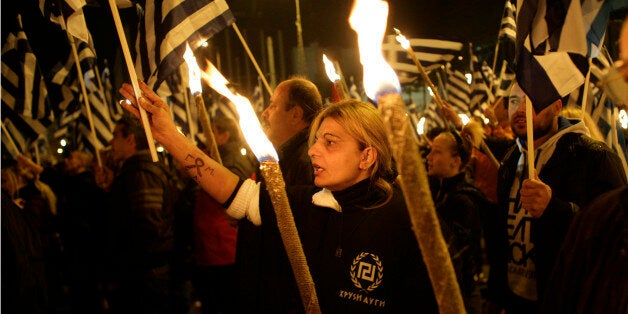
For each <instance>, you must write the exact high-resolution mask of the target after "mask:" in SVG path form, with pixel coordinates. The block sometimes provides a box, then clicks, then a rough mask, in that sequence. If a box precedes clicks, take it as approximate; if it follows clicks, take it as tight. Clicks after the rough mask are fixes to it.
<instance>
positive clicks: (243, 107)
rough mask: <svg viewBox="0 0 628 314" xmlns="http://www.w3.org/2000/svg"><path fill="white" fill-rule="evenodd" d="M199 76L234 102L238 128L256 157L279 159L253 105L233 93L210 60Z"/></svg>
mask: <svg viewBox="0 0 628 314" xmlns="http://www.w3.org/2000/svg"><path fill="white" fill-rule="evenodd" d="M201 77H202V78H203V80H205V82H207V84H208V85H209V86H211V87H212V88H213V89H214V90H215V91H217V92H218V93H220V94H221V95H223V96H225V97H227V98H228V99H229V100H230V101H231V102H233V103H234V104H235V107H236V110H237V111H238V115H239V116H240V128H241V129H242V133H243V134H244V138H245V139H246V141H247V142H248V143H249V146H250V147H251V150H253V153H254V154H255V156H256V157H257V159H258V160H259V161H264V160H271V161H279V157H278V156H277V152H276V151H275V148H274V147H273V144H271V142H270V141H269V140H268V138H267V137H266V134H264V131H263V130H262V126H261V125H260V123H259V119H258V118H257V115H255V112H254V111H253V106H251V102H250V101H249V100H248V99H247V98H246V97H244V96H242V95H240V94H238V93H233V92H232V91H231V90H230V89H229V88H228V87H227V84H228V83H229V81H227V79H226V78H225V77H224V76H223V75H222V74H221V73H220V71H218V69H216V67H215V66H214V65H213V64H212V63H211V62H209V61H207V70H205V71H202V75H201Z"/></svg>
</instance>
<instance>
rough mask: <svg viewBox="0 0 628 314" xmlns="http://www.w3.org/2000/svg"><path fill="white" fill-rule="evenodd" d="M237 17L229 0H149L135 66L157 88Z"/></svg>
mask: <svg viewBox="0 0 628 314" xmlns="http://www.w3.org/2000/svg"><path fill="white" fill-rule="evenodd" d="M234 20H235V18H234V16H233V13H231V10H230V9H229V6H227V2H226V1H225V0H214V1H211V0H148V1H146V5H145V6H144V15H143V17H142V19H141V21H140V25H139V28H138V36H137V40H136V47H135V48H136V54H137V55H136V61H135V70H136V71H137V73H138V78H139V79H140V80H143V81H145V82H146V83H147V84H148V85H149V86H151V87H152V88H153V89H154V90H157V89H158V88H159V86H160V85H161V83H162V82H164V81H165V80H166V78H167V77H168V76H170V75H171V74H172V73H174V72H175V71H177V70H178V69H179V67H180V66H181V64H182V63H183V62H184V59H183V53H184V52H185V46H186V43H189V45H190V48H191V49H192V50H193V51H194V50H196V48H198V47H199V46H200V45H201V44H202V43H203V42H205V41H207V40H208V39H209V38H210V37H212V36H213V35H214V34H216V33H218V32H220V31H221V30H223V29H224V28H226V27H227V26H229V25H231V23H233V21H234Z"/></svg>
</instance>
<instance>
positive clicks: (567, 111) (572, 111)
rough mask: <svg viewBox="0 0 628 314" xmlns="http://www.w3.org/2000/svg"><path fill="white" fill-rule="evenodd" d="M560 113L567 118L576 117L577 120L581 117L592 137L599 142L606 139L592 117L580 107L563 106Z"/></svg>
mask: <svg viewBox="0 0 628 314" xmlns="http://www.w3.org/2000/svg"><path fill="white" fill-rule="evenodd" d="M560 115H561V116H563V117H565V118H568V119H578V120H580V119H582V122H584V125H585V126H586V127H587V129H589V134H590V136H591V138H592V139H594V140H598V141H601V142H606V139H605V138H604V136H603V135H602V132H600V129H599V128H598V127H597V124H595V121H593V118H591V115H589V114H588V113H586V112H584V113H583V112H582V109H581V108H580V107H576V106H567V107H563V110H562V111H561V112H560Z"/></svg>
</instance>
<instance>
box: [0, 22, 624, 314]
mask: <svg viewBox="0 0 628 314" xmlns="http://www.w3.org/2000/svg"><path fill="white" fill-rule="evenodd" d="M627 27H628V26H626V27H624V29H623V33H622V44H623V46H622V49H623V52H624V53H625V55H628V54H627V53H626V52H628V30H627V29H626V28H627ZM626 61H628V59H627V60H626ZM623 69H624V71H626V70H625V69H626V67H624V68H623ZM624 74H627V73H624ZM624 78H625V79H626V81H627V82H628V75H624ZM139 86H140V89H141V92H142V94H141V95H140V97H139V98H136V97H135V94H134V91H133V88H132V86H131V85H130V84H126V83H125V84H123V85H122V87H121V88H120V90H119V92H120V94H121V95H122V96H123V97H125V98H126V99H128V100H129V101H130V103H131V104H130V105H127V106H126V107H125V109H127V111H128V112H129V113H128V114H127V115H125V116H124V117H123V118H122V119H121V120H119V121H118V122H117V124H116V126H115V129H114V131H113V135H114V137H113V139H112V140H111V141H110V155H109V157H110V159H108V160H106V161H107V162H106V163H105V164H104V165H97V166H94V165H95V163H94V161H93V157H92V156H91V155H90V154H89V153H87V152H82V151H74V152H72V153H70V154H69V155H68V156H67V157H66V158H65V159H64V162H63V163H59V164H58V165H55V166H49V167H42V166H40V165H38V164H37V163H35V162H33V160H32V159H30V158H29V157H28V156H23V155H19V156H18V157H17V160H16V162H15V163H14V164H10V165H6V164H3V165H2V258H3V260H2V276H3V278H2V299H3V302H2V308H3V309H7V310H10V311H11V312H12V313H192V312H193V311H194V310H195V309H197V310H198V307H199V306H200V310H199V311H200V312H202V313H223V314H224V313H303V312H312V311H317V310H319V309H320V311H321V312H323V313H338V312H341V313H380V312H387V313H398V312H402V311H406V310H407V309H411V308H420V309H421V312H425V313H437V312H438V309H439V302H441V303H442V302H447V300H443V298H442V296H438V295H436V291H434V289H433V288H432V287H433V285H432V280H434V278H433V277H432V276H430V274H429V271H428V268H427V267H426V265H425V263H424V261H423V257H422V254H423V252H422V250H421V247H420V246H419V244H418V241H417V238H416V235H415V233H414V231H413V225H412V223H411V220H410V216H409V214H408V210H407V205H406V201H405V199H404V195H403V192H402V190H401V189H400V186H399V183H398V181H397V176H398V174H397V171H396V168H395V160H394V158H393V153H392V150H391V146H390V143H389V142H388V141H389V136H388V134H387V128H386V125H385V122H384V121H383V119H382V118H381V115H380V113H379V111H378V110H377V108H376V106H374V105H373V104H371V103H366V102H363V101H360V100H355V99H349V100H341V101H339V102H335V103H331V104H323V100H322V97H321V95H320V93H319V91H318V89H317V87H316V86H315V85H314V84H313V83H312V82H311V81H309V80H307V79H306V78H303V77H292V78H290V79H287V80H285V81H283V82H281V83H280V84H279V85H278V86H277V87H276V89H275V90H274V92H273V94H272V95H271V98H270V104H269V105H268V107H267V108H266V109H265V111H264V112H263V113H262V114H261V119H260V120H261V122H262V125H263V127H264V130H265V132H266V134H267V136H268V139H269V140H270V142H271V143H272V144H273V146H274V147H275V148H276V150H277V152H278V156H279V166H280V169H281V173H282V174H283V181H284V183H285V187H286V189H285V190H286V193H287V196H288V200H289V205H290V208H291V212H292V216H293V218H294V224H295V226H296V229H297V231H298V238H299V239H298V240H299V241H298V243H299V244H300V245H301V248H302V251H303V253H304V255H305V259H306V262H307V267H306V272H307V274H303V273H301V272H299V271H297V268H295V267H294V266H295V265H294V264H293V260H292V259H291V258H290V256H289V254H293V253H292V252H291V251H290V250H287V246H286V244H285V243H284V241H285V237H284V234H282V232H283V231H282V229H281V228H279V227H278V225H279V224H280V222H279V220H280V219H283V217H280V216H279V215H278V214H277V213H276V211H275V208H274V206H275V202H274V199H273V197H272V193H271V192H270V191H269V188H271V186H270V184H269V183H268V182H266V180H265V178H263V176H262V175H261V174H260V172H259V166H260V164H259V162H258V161H257V160H256V159H255V158H254V156H253V155H252V153H251V151H250V149H249V147H248V145H247V143H246V142H245V141H244V140H243V137H242V134H241V130H240V128H239V126H238V124H237V122H236V121H234V120H231V119H228V118H225V117H214V119H213V120H212V123H211V125H212V127H213V130H212V132H213V133H212V134H213V136H214V139H215V140H216V144H217V146H218V151H217V152H216V151H212V150H211V148H210V147H208V146H203V145H202V144H204V143H201V144H196V143H194V142H192V141H190V140H188V139H187V138H186V137H185V136H184V135H182V134H181V133H179V132H178V131H177V129H176V127H175V124H174V121H173V120H172V116H171V115H170V113H169V109H168V106H167V104H166V103H165V102H164V100H162V99H161V98H160V97H159V96H158V95H157V94H156V93H155V92H154V91H152V90H151V89H150V88H149V87H148V86H147V85H146V84H144V83H142V82H140V84H139ZM530 102H531V100H530V98H529V97H528V95H526V93H525V92H524V91H523V89H522V88H521V87H520V86H519V85H518V84H517V83H516V82H515V83H514V84H513V86H512V87H511V91H510V95H509V96H508V97H506V98H503V99H499V100H498V101H497V102H496V103H495V104H494V106H493V107H492V108H491V110H492V112H493V113H494V115H493V117H494V118H495V119H496V121H494V123H493V124H492V128H490V129H485V128H483V127H484V126H483V125H482V124H481V122H478V121H472V122H470V123H468V124H467V125H462V123H461V121H459V120H458V119H457V118H456V116H455V115H452V114H451V113H452V112H453V111H452V110H451V108H450V107H449V106H447V105H446V106H445V107H444V108H443V109H442V114H443V116H444V117H446V118H447V119H449V120H451V123H450V127H448V128H446V129H443V130H440V131H439V132H437V134H433V136H430V138H429V140H428V144H427V145H424V146H422V147H421V151H418V152H416V153H417V154H421V155H422V156H425V167H426V169H427V174H428V176H429V177H428V179H429V187H426V188H429V190H430V191H431V196H432V200H433V202H434V207H435V210H436V214H437V216H438V219H439V223H440V227H441V228H440V229H441V230H440V232H441V233H442V235H443V238H444V239H445V242H446V244H447V248H448V250H449V254H450V258H451V261H452V264H453V269H454V272H455V277H456V279H457V284H458V287H459V289H460V292H461V295H462V299H463V302H464V307H465V309H466V312H468V313H508V314H510V313H591V312H604V313H626V311H628V301H627V300H626V299H627V298H626V297H625V296H626V291H628V276H627V273H626V269H627V268H626V267H625V265H626V262H627V260H626V259H627V257H626V254H625V252H626V250H627V249H628V248H627V247H626V243H628V241H626V210H625V209H626V204H628V202H627V200H628V199H627V198H628V196H627V195H626V193H627V189H628V182H627V175H626V173H625V172H624V168H623V167H622V162H621V160H620V158H619V156H618V155H617V154H616V153H615V152H614V151H613V150H612V149H611V148H609V147H608V146H607V145H606V144H605V143H603V142H601V141H599V140H596V139H595V138H593V137H592V136H591V134H592V130H591V129H592V128H593V127H594V126H591V125H588V126H587V125H586V123H585V122H586V121H582V120H580V119H573V116H571V117H568V112H567V111H566V110H565V109H567V108H566V105H567V103H566V100H565V99H555V100H554V101H553V102H552V104H551V105H549V106H547V107H546V108H544V109H542V110H539V111H538V112H536V111H535V112H534V114H533V117H532V127H531V128H532V130H533V134H534V136H533V143H532V146H531V147H533V149H534V152H529V151H528V147H529V146H528V145H527V144H528V143H527V140H528V138H527V131H528V126H527V122H526V105H530ZM139 107H141V108H143V109H144V110H146V113H147V117H148V121H149V126H150V128H151V132H152V134H153V136H154V138H155V140H156V141H158V142H159V143H160V144H161V145H163V146H164V147H165V148H166V150H167V151H168V152H169V154H170V157H171V158H172V160H170V163H169V165H168V166H166V164H165V163H163V162H154V161H153V160H152V158H151V155H150V152H149V150H148V148H149V145H148V142H147V140H146V136H145V132H144V129H143V127H142V125H141V123H140V122H139V119H138V117H139V109H138V108H139ZM216 154H219V156H216ZM528 154H534V158H532V159H531V160H533V161H534V164H528V160H530V159H529V158H528ZM529 168H533V171H532V172H530V171H528V169H529ZM529 173H533V174H534V175H533V176H530V175H529ZM301 270H302V269H301ZM309 276H311V278H312V280H313V284H314V287H315V289H314V290H313V291H306V290H307V289H305V288H304V285H303V284H302V280H303V279H304V278H309Z"/></svg>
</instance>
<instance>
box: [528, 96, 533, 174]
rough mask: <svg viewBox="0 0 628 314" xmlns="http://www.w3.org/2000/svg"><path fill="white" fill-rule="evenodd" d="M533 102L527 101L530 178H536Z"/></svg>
mask: <svg viewBox="0 0 628 314" xmlns="http://www.w3.org/2000/svg"><path fill="white" fill-rule="evenodd" d="M532 110H533V108H532V103H531V102H530V101H526V136H527V143H526V144H527V146H526V147H527V148H526V149H527V150H528V152H527V158H528V159H527V162H528V178H529V179H534V126H533V119H532Z"/></svg>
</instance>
